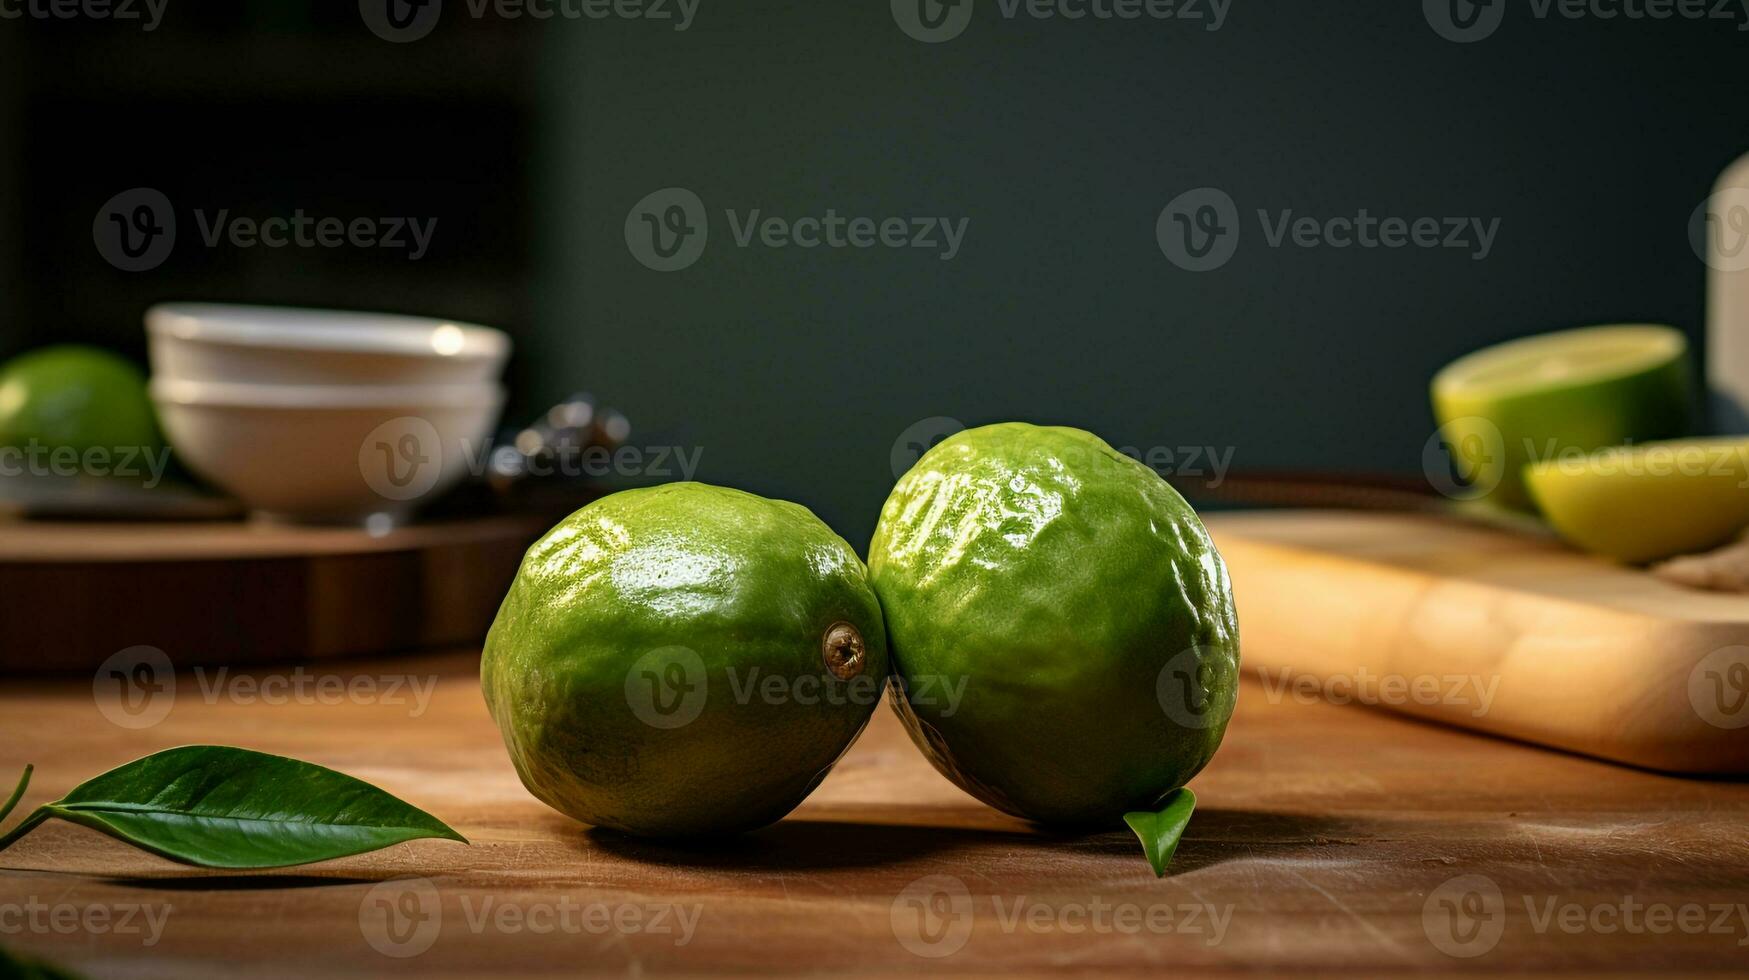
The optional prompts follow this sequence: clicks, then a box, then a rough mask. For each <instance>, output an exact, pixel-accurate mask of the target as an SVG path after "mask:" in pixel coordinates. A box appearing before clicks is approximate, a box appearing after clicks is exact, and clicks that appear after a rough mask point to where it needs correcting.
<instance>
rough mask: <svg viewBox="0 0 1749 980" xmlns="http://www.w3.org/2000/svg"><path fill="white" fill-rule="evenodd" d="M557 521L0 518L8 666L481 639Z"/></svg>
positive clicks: (235, 660)
mask: <svg viewBox="0 0 1749 980" xmlns="http://www.w3.org/2000/svg"><path fill="white" fill-rule="evenodd" d="M551 523H552V520H551V519H550V518H548V517H544V516H525V515H519V516H502V517H487V518H478V519H471V520H460V521H448V522H439V523H432V524H423V525H414V526H410V527H406V528H400V529H397V530H394V531H390V532H388V533H386V534H375V535H373V534H371V533H369V532H366V531H364V530H362V529H347V528H308V527H291V526H283V525H272V524H262V523H243V522H225V523H181V524H176V523H159V524H146V523H141V524H131V523H127V524H124V523H61V522H47V521H13V522H0V671H7V672H46V671H84V670H91V669H92V668H94V667H96V666H98V665H99V664H101V663H102V662H103V661H104V660H106V659H107V658H108V657H109V656H110V655H112V654H114V653H116V652H117V651H120V650H124V649H127V648H128V647H134V646H142V645H143V646H151V647H157V648H158V649H161V650H163V651H164V652H165V653H166V654H168V655H169V656H170V658H171V660H172V661H173V662H174V663H176V664H177V665H178V666H189V665H194V664H242V663H266V662H273V661H284V660H299V659H305V658H313V657H338V656H349V655H360V654H381V653H385V652H389V651H396V650H407V649H415V648H421V647H438V646H466V645H473V644H478V643H479V642H481V641H482V640H483V639H484V638H485V635H486V630H487V628H488V627H489V626H490V625H491V622H492V617H493V615H494V614H496V613H497V611H498V603H499V602H500V601H501V600H502V599H503V597H504V591H505V590H506V589H507V588H508V587H509V585H510V580H511V578H512V577H514V575H515V574H516V568H517V565H518V564H520V562H521V560H522V555H523V552H524V551H525V550H527V548H528V546H529V545H530V544H532V543H533V542H534V540H535V539H536V538H538V537H539V536H540V535H541V533H542V532H544V531H545V530H546V529H547V527H549V526H550V525H551Z"/></svg>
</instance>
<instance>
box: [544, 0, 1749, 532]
mask: <svg viewBox="0 0 1749 980" xmlns="http://www.w3.org/2000/svg"><path fill="white" fill-rule="evenodd" d="M1529 10H1530V7H1529V5H1528V4H1516V3H1515V4H1512V5H1510V6H1509V8H1508V13H1507V19H1506V21H1505V22H1504V23H1503V24H1502V26H1501V28H1500V29H1499V31H1498V32H1497V33H1496V34H1495V35H1493V36H1492V37H1490V38H1488V39H1486V40H1485V41H1482V42H1479V43H1475V44H1468V45H1459V44H1455V43H1452V42H1449V41H1447V40H1444V39H1442V38H1441V37H1440V36H1439V35H1438V34H1436V33H1435V32H1434V31H1433V30H1432V29H1431V28H1430V27H1429V24H1428V22H1427V21H1426V20H1425V19H1424V18H1423V14H1422V11H1421V8H1420V5H1419V4H1416V3H1390V4H1378V3H1371V4H1365V5H1362V4H1354V3H1341V4H1332V3H1286V2H1278V3H1269V4H1263V3H1247V2H1245V0H1235V3H1234V4H1233V8H1232V10H1231V12H1230V14H1229V18H1228V21H1227V23H1226V24H1225V25H1224V26H1223V28H1222V29H1221V30H1220V31H1218V32H1213V33H1210V32H1206V31H1204V30H1202V29H1200V28H1199V27H1197V26H1194V25H1188V24H1183V23H1176V22H1149V21H1141V22H1133V23H1114V22H1092V21H1083V22H1079V23H1070V22H1064V21H1044V22H1040V21H1029V20H1014V21H1007V20H1003V19H1002V18H1001V17H1000V15H999V14H998V12H997V5H996V3H995V2H994V0H977V7H976V9H975V14H974V17H973V21H972V23H971V25H970V27H969V28H968V29H967V30H966V32H965V33H964V34H963V35H961V36H960V37H958V38H957V39H955V40H952V41H950V42H947V43H943V44H936V45H925V44H921V43H918V42H917V41H914V40H912V39H910V38H909V37H907V36H906V35H905V34H903V33H901V31H900V30H899V29H898V28H897V26H896V25H895V22H894V20H893V18H892V16H891V15H890V13H889V10H888V9H887V6H886V4H884V3H873V2H871V3H855V4H845V3H820V2H809V3H779V2H741V3H737V4H734V5H728V4H721V5H711V4H710V3H709V2H708V0H706V3H705V5H704V7H703V8H701V10H700V13H699V17H698V19H697V22H696V23H695V25H694V26H693V27H692V28H691V29H690V30H689V31H687V32H685V33H674V32H671V31H667V30H662V29H656V28H654V27H652V26H651V25H648V24H633V25H626V24H611V23H610V24H602V25H597V26H596V27H595V29H593V30H583V31H574V32H570V33H569V34H567V35H565V36H562V37H560V36H555V37H554V39H553V40H554V42H555V43H554V45H553V48H552V49H551V51H552V55H553V56H552V58H551V61H550V63H549V64H548V66H547V70H546V72H545V74H544V84H545V86H546V90H547V92H548V93H549V94H550V95H551V96H552V98H551V99H550V100H549V102H548V105H547V111H548V112H549V113H550V115H549V116H548V117H547V118H548V121H549V122H550V123H551V125H550V126H549V127H547V129H546V132H547V133H549V134H550V136H551V138H552V139H553V140H554V141H555V142H553V143H552V145H551V146H550V147H549V150H550V153H549V156H548V162H549V164H550V166H549V168H548V169H547V170H546V171H545V172H544V173H543V174H542V175H541V178H540V180H539V181H538V185H537V186H539V187H540V192H539V196H540V198H541V201H540V207H541V210H542V212H543V213H544V215H545V217H546V218H547V221H546V223H545V227H546V232H547V234H546V237H545V238H544V240H543V241H542V243H541V249H540V252H539V254H540V256H541V267H542V268H541V282H542V289H543V293H542V296H541V305H540V309H541V318H540V322H541V328H542V339H541V342H542V345H543V350H542V353H541V355H540V365H539V368H538V370H539V373H540V377H541V378H542V380H543V382H544V383H546V384H547V385H548V386H549V387H550V389H551V390H552V391H558V390H559V389H560V388H563V387H565V386H567V385H568V384H569V383H571V382H572V380H573V379H575V380H578V381H586V382H588V383H589V384H591V385H593V386H595V387H596V388H597V389H599V390H601V391H602V392H603V394H605V395H607V396H609V397H611V399H612V400H615V401H617V402H619V403H620V404H622V405H623V406H625V408H626V409H627V411H628V412H629V413H631V414H632V415H633V417H634V418H635V419H638V420H642V421H645V422H646V423H647V424H646V427H645V434H646V435H648V434H649V432H650V424H654V426H655V427H656V428H657V429H659V430H660V431H661V432H662V433H663V434H671V435H676V436H677V437H678V438H679V440H680V441H685V442H687V443H689V444H696V445H699V446H702V447H703V449H704V457H703V467H702V470H701V473H700V476H701V478H703V479H706V480H710V481H713V482H723V483H728V484H733V485H737V486H742V487H747V488H751V489H755V490H759V491H763V492H767V493H771V494H776V495H780V496H784V497H789V498H792V499H796V500H799V501H802V502H805V503H807V504H809V505H811V506H813V507H814V508H815V509H816V511H817V512H818V513H820V514H821V516H823V517H824V518H825V519H827V520H828V521H829V522H830V523H832V524H833V525H834V526H835V527H837V528H838V529H840V530H841V531H842V532H843V533H844V534H845V535H846V536H847V537H849V538H850V539H851V540H852V541H854V542H856V543H857V544H858V545H859V546H860V545H861V544H862V543H864V542H865V541H866V539H867V535H868V533H869V532H870V531H871V529H872V527H873V523H874V519H875V516H876V513H877V511H878V507H879V505H880V502H881V501H882V500H883V499H884V496H885V494H886V492H887V490H888V489H889V487H890V485H891V483H892V474H891V473H890V472H889V466H888V455H889V449H890V448H891V446H892V443H893V440H894V438H895V437H896V436H897V435H898V434H899V433H900V432H901V431H902V430H904V429H905V428H906V427H907V426H908V425H910V424H911V423H913V422H915V421H917V420H918V419H920V418H924V417H927V416H934V415H948V416H954V417H956V418H959V419H962V420H965V421H966V422H968V423H977V422H983V421H992V420H999V419H1009V418H1015V419H1028V420H1038V421H1050V422H1060V423H1068V424H1074V425H1080V426H1084V427H1086V428H1089V429H1092V430H1094V431H1096V432H1098V433H1100V434H1102V435H1104V436H1105V437H1107V438H1108V439H1109V440H1110V441H1111V442H1113V443H1114V444H1128V445H1134V446H1152V445H1163V446H1183V445H1210V446H1222V447H1227V446H1231V447H1233V448H1234V449H1235V454H1234V460H1233V463H1234V466H1235V467H1240V466H1307V467H1368V468H1373V469H1395V470H1402V471H1414V470H1416V469H1417V468H1418V466H1419V453H1420V450H1421V447H1422V445H1423V443H1424V442H1425V441H1426V439H1427V438H1428V436H1429V434H1430V433H1431V431H1432V421H1431V418H1430V413H1429V410H1428V408H1427V406H1426V385H1427V381H1428V378H1429V376H1430V375H1431V374H1432V373H1433V371H1434V370H1435V369H1436V368H1438V367H1439V366H1440V365H1441V364H1442V363H1444V362H1445V361H1447V360H1449V359H1450V358H1452V357H1454V356H1456V355H1458V354H1460V353H1463V352H1465V351H1467V350H1469V349H1471V348H1474V347H1476V346H1479V345H1482V344H1485V343H1488V342H1491V341H1495V340H1499V339H1503V338H1507V337H1512V336H1515V335H1519V334H1523V333H1526V332H1533V331H1540V330H1545V329H1552V328H1558V327H1563V326H1571V325H1579V324H1583V323H1587V322H1596V321H1612V320H1621V319H1654V320H1662V321H1668V322H1673V323H1676V324H1678V325H1680V326H1682V327H1684V328H1685V329H1688V330H1690V331H1691V333H1693V334H1694V335H1695V336H1696V337H1697V338H1698V336H1699V330H1700V327H1701V325H1702V323H1703V320H1704V315H1703V309H1702V301H1703V284H1704V266H1703V265H1702V263H1701V262H1700V261H1699V260H1698V259H1697V258H1696V256H1695V255H1694V253H1693V252H1692V250H1691V248H1690V246H1689V243H1688V239H1687V222H1688V219H1689V216H1690V214H1691V212H1692V211H1693V210H1694V208H1695V207H1696V205H1697V204H1698V203H1699V202H1700V201H1701V200H1702V199H1703V198H1704V197H1705V196H1706V194H1707V193H1708V190H1709V187H1710V184H1711V183H1712V181H1713V179H1714V178H1715V177H1716V176H1717V174H1718V172H1719V171H1720V170H1721V169H1722V168H1723V167H1724V166H1725V165H1726V164H1727V163H1728V162H1729V161H1730V160H1731V159H1733V158H1734V157H1735V156H1736V155H1738V154H1739V153H1741V152H1743V151H1744V150H1745V149H1749V86H1746V85H1745V82H1744V76H1743V73H1742V69H1743V67H1744V66H1745V64H1749V59H1746V58H1745V55H1746V54H1749V34H1743V33H1740V32H1738V31H1737V30H1736V27H1735V25H1732V24H1722V23H1717V22H1701V23H1689V22H1676V23H1664V24H1647V23H1628V22H1622V21H1614V22H1600V21H1597V20H1587V21H1580V22H1572V21H1564V20H1552V21H1546V22H1537V21H1535V20H1533V19H1532V18H1531V17H1530V16H1529V13H1528V11H1529ZM1204 185H1212V186H1217V187H1219V188H1222V189H1223V190H1225V191H1226V192H1228V193H1229V194H1230V195H1231V196H1232V197H1233V198H1234V200H1235V201H1236V202H1237V203H1238V206H1239V210H1240V213H1241V215H1242V223H1243V225H1242V232H1241V238H1240V244H1239V247H1238V251H1237V253H1236V254H1235V255H1234V257H1233V259H1232V260H1231V261H1230V262H1229V263H1228V264H1227V265H1226V266H1225V267H1223V268H1221V269H1219V270H1217V271H1213V272H1207V273H1192V272H1186V271H1183V270H1180V269H1178V268H1177V267H1175V266H1174V265H1172V264H1171V263H1169V262H1168V261H1167V260H1166V258H1165V256H1164V255H1163V254H1162V252H1161V250H1160V248H1159V247H1158V245H1157V244H1156V241H1155V237H1154V226H1155V220H1156V217H1157V216H1158V215H1159V212H1160V211H1161V209H1162V207H1163V206H1164V205H1165V204H1166V203H1167V202H1168V201H1169V200H1171V199H1172V198H1173V197H1175V196H1176V195H1177V194H1179V193H1181V192H1183V191H1185V190H1189V189H1191V188H1195V187H1199V186H1204ZM669 186H683V187H686V188H689V189H691V190H693V191H695V192H696V193H697V194H698V195H699V196H700V197H701V199H702V200H703V201H704V203H705V205H706V207H707V208H708V209H709V211H710V217H711V221H712V227H711V240H710V245H709V247H708V248H707V250H706V252H705V254H704V256H703V257H702V259H701V260H700V261H699V262H698V263H697V264H696V265H694V266H693V267H691V268H689V269H687V270H684V271H681V272H675V273H666V274H664V273H657V272H652V271H650V270H648V269H646V268H644V267H643V266H642V265H640V264H638V262H636V261H635V260H634V258H633V257H632V256H631V254H629V252H628V250H627V248H626V246H625V244H624V241H623V235H622V225H623V222H624V221H625V219H626V215H627V212H628V211H629V210H630V208H631V207H632V205H633V204H634V203H635V202H637V201H638V200H639V199H640V198H642V197H643V196H644V195H645V194H647V193H649V192H651V191H654V190H657V189H659V188H663V187H669ZM754 207H758V208H762V209H764V210H765V211H766V212H767V213H775V214H782V215H786V216H790V217H795V216H801V215H805V214H815V215H817V214H822V213H824V211H825V209H827V208H829V207H830V208H836V209H837V210H838V212H839V213H841V214H866V215H873V216H884V215H937V214H939V215H958V216H966V217H969V218H970V219H971V224H970V230H969V234H968V236H967V241H966V244H965V246H964V248H963V251H962V253H961V255H960V256H959V257H958V258H956V259H955V260H954V261H951V262H942V261H939V260H938V258H937V257H936V256H935V255H933V254H925V253H920V252H913V251H908V250H906V251H892V250H882V249H873V250H868V251H855V250H842V251H834V250H830V249H818V250H813V251H804V250H801V249H797V248H793V247H792V248H789V249H784V250H773V249H769V248H761V247H753V248H746V249H743V248H738V247H735V246H734V245H733V244H732V243H731V241H730V237H731V236H730V234H729V229H728V228H727V227H725V225H726V222H725V221H724V216H723V213H722V212H723V209H725V208H736V209H739V210H743V211H744V210H746V209H750V208H754ZM1259 208H1266V209H1269V210H1270V211H1272V212H1275V211H1279V210H1280V209H1285V208H1292V209H1294V211H1295V213H1296V215H1298V214H1309V215H1314V216H1320V217H1328V216H1334V215H1343V214H1346V215H1353V214H1355V213H1356V211H1357V209H1360V208H1366V209H1368V210H1369V211H1370V212H1371V213H1372V214H1374V215H1396V216H1403V217H1419V216H1474V217H1480V218H1485V219H1492V218H1498V219H1499V220H1500V229H1499V234H1498V239H1497V241H1496V243H1495V245H1494V249H1493V252H1492V254H1491V255H1489V256H1488V257H1487V259H1486V260H1484V261H1472V259H1471V258H1470V256H1469V253H1468V252H1462V251H1450V250H1443V249H1435V250H1416V249H1403V250H1397V251H1385V250H1371V251H1366V250H1359V249H1349V250H1332V249H1327V248H1326V249H1318V250H1311V251H1308V250H1303V249H1296V248H1285V247H1284V248H1281V249H1271V248H1268V247H1265V243H1264V239H1263V236H1262V235H1261V234H1259V232H1258V222H1257V219H1256V218H1255V214H1254V213H1255V211H1256V210H1257V209H1259Z"/></svg>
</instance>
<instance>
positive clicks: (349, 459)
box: [151, 377, 504, 526]
mask: <svg viewBox="0 0 1749 980" xmlns="http://www.w3.org/2000/svg"><path fill="white" fill-rule="evenodd" d="M151 391H152V401H153V402H154V403H155V404H156V405H157V407H158V418H159V420H160V421H161V422H162V424H163V426H164V431H165V434H166V435H168V436H169V438H170V444H171V445H172V446H174V447H175V449H176V456H177V458H178V459H180V460H181V461H182V462H183V464H184V465H186V466H187V467H188V468H189V469H190V470H193V471H194V472H195V473H196V474H197V475H199V476H200V477H202V478H203V479H205V480H207V481H209V482H211V483H212V484H214V485H216V486H218V487H221V488H223V489H224V490H226V491H227V492H229V493H230V494H231V495H233V496H235V497H236V498H237V499H239V500H241V501H242V502H243V503H244V504H245V505H246V506H248V507H249V508H250V509H251V510H252V511H254V512H255V513H256V514H258V515H261V516H265V517H269V518H275V519H281V520H291V521H303V522H312V523H333V524H366V525H370V526H392V525H393V524H396V523H399V522H400V521H402V520H404V519H405V518H406V517H407V516H408V515H409V514H411V513H412V511H414V510H415V509H417V508H418V507H419V506H420V505H422V504H424V503H427V502H429V501H431V500H432V499H434V498H436V497H437V496H438V495H439V494H441V493H443V492H444V491H445V490H448V489H449V488H450V487H452V486H454V485H455V484H456V482H457V481H459V480H460V479H461V478H462V477H463V476H465V475H467V474H468V473H469V472H470V471H471V470H472V469H474V468H476V467H478V466H481V465H483V462H484V460H485V459H486V455H487V453H488V451H489V449H490V446H489V443H488V440H489V439H490V437H491V435H492V430H493V426H494V425H496V424H497V420H498V412H499V410H500V409H501V408H502V407H503V403H504V391H503V389H502V388H500V387H498V386H497V385H493V384H473V385H442V386H426V387H417V386H395V387H361V386H334V385H242V384H222V383H216V382H199V381H186V380H179V379H176V378H161V377H160V378H153V379H152V382H151Z"/></svg>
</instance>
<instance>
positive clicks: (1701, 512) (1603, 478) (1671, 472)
mask: <svg viewBox="0 0 1749 980" xmlns="http://www.w3.org/2000/svg"><path fill="white" fill-rule="evenodd" d="M1524 476H1525V480H1526V482H1527V483H1528V484H1529V486H1530V492H1531V495H1532V496H1533V497H1535V498H1536V502H1537V506H1539V507H1540V508H1542V512H1543V516H1544V517H1545V518H1547V519H1548V522H1549V524H1550V525H1552V526H1553V527H1554V529H1555V530H1556V532H1558V533H1559V534H1560V535H1561V537H1563V538H1565V539H1566V540H1567V541H1568V542H1570V543H1571V544H1573V545H1575V546H1577V547H1580V548H1583V549H1585V550H1586V551H1590V552H1593V553H1595V554H1599V555H1605V556H1607V557H1610V558H1614V559H1616V560H1618V561H1624V562H1646V561H1654V560H1656V559H1659V558H1668V557H1670V556H1672V555H1681V554H1692V553H1694V552H1698V551H1706V550H1708V549H1711V548H1715V547H1717V546H1719V545H1722V544H1725V543H1726V542H1728V541H1730V540H1731V539H1732V538H1734V537H1736V536H1737V534H1738V533H1739V532H1741V531H1742V530H1743V528H1745V527H1749V436H1729V437H1725V438H1719V439H1690V440H1680V441H1674V442H1658V443H1648V444H1646V445H1643V446H1632V447H1620V448H1615V449H1606V450H1603V451H1602V452H1598V453H1592V454H1590V455H1582V456H1576V457H1570V458H1565V459H1553V460H1544V461H1542V462H1539V463H1534V464H1532V465H1531V466H1528V467H1526V468H1525V474H1524Z"/></svg>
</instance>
